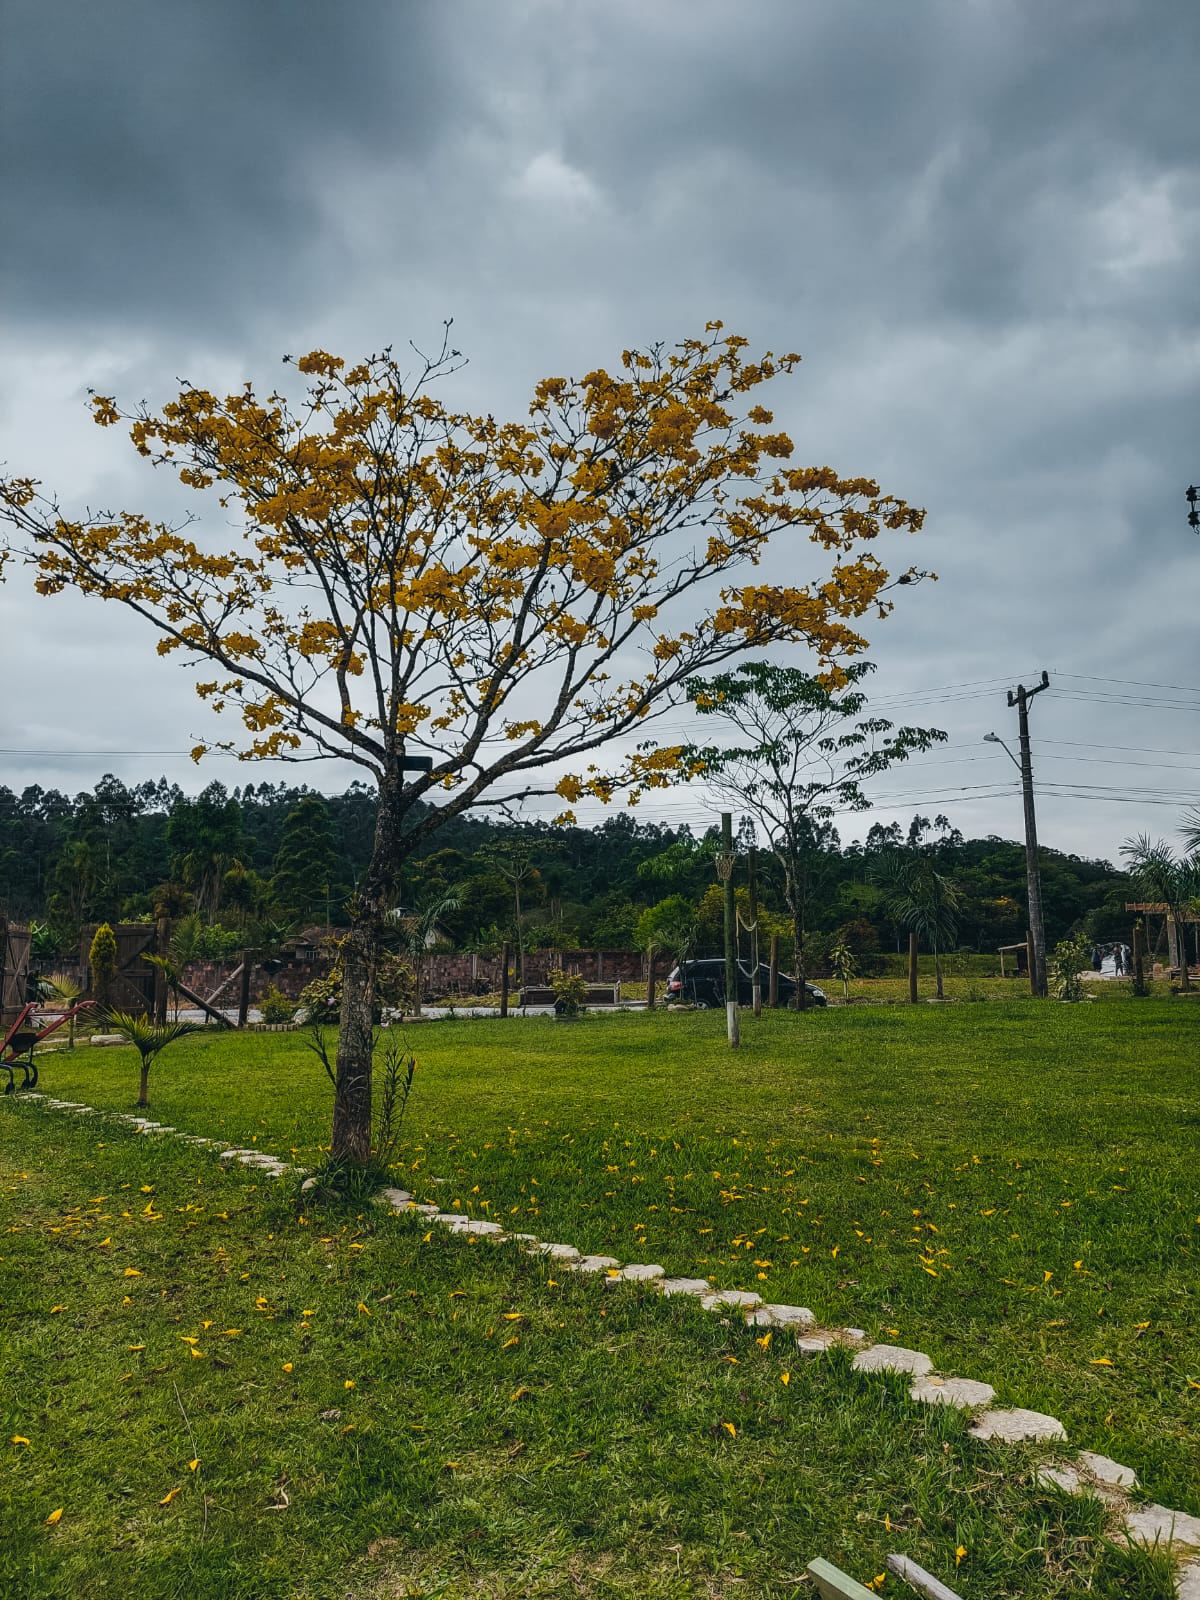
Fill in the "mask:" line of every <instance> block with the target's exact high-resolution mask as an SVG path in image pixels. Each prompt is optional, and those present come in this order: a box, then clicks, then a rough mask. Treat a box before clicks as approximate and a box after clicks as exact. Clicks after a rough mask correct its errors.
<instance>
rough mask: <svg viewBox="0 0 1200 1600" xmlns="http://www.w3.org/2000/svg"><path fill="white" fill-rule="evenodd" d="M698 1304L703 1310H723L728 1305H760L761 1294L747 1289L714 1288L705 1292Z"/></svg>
mask: <svg viewBox="0 0 1200 1600" xmlns="http://www.w3.org/2000/svg"><path fill="white" fill-rule="evenodd" d="M700 1304H701V1305H702V1306H703V1307H704V1309H705V1311H723V1310H725V1309H726V1308H727V1307H729V1306H734V1307H739V1306H740V1307H745V1306H760V1305H762V1295H760V1294H753V1293H752V1292H751V1291H750V1290H748V1289H716V1290H713V1291H712V1293H710V1294H706V1295H705V1296H704V1297H703V1299H702V1300H701V1301H700Z"/></svg>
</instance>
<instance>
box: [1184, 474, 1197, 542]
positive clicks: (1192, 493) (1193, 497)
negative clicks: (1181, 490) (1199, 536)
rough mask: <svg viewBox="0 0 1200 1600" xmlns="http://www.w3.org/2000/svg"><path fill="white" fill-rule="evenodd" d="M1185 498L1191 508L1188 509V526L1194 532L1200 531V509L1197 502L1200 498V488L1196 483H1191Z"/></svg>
mask: <svg viewBox="0 0 1200 1600" xmlns="http://www.w3.org/2000/svg"><path fill="white" fill-rule="evenodd" d="M1185 498H1186V500H1187V503H1188V506H1189V508H1190V509H1189V511H1188V527H1189V528H1191V529H1192V531H1193V532H1194V533H1200V511H1198V510H1197V509H1196V502H1197V501H1198V500H1200V489H1198V488H1197V487H1196V485H1195V484H1194V483H1193V484H1191V485H1189V487H1188V491H1187V495H1186V496H1185Z"/></svg>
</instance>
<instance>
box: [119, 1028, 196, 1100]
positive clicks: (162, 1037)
mask: <svg viewBox="0 0 1200 1600" xmlns="http://www.w3.org/2000/svg"><path fill="white" fill-rule="evenodd" d="M105 1022H106V1023H107V1025H108V1027H110V1028H111V1029H112V1031H113V1032H114V1033H119V1034H122V1035H124V1037H125V1038H126V1039H128V1041H129V1043H130V1044H131V1045H132V1046H133V1048H134V1049H135V1050H136V1051H137V1053H138V1055H139V1056H141V1058H142V1075H141V1083H140V1087H139V1089H138V1100H137V1103H138V1106H139V1108H141V1109H145V1107H146V1106H148V1105H149V1104H150V1067H151V1065H152V1063H153V1061H154V1058H155V1056H156V1055H158V1053H159V1051H161V1050H165V1049H166V1047H167V1046H168V1045H169V1044H174V1042H175V1040H176V1039H182V1038H183V1036H184V1034H185V1033H195V1032H197V1030H198V1024H196V1023H195V1022H167V1023H158V1022H151V1021H150V1018H149V1017H145V1016H136V1017H135V1016H132V1015H131V1014H130V1013H129V1012H128V1011H110V1012H109V1013H108V1014H107V1016H106V1018H105Z"/></svg>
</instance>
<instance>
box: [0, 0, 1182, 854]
mask: <svg viewBox="0 0 1200 1600" xmlns="http://www.w3.org/2000/svg"><path fill="white" fill-rule="evenodd" d="M0 18H2V25H3V26H2V39H0V46H2V57H0V60H2V65H0V72H2V81H0V161H2V173H0V179H2V184H3V189H2V192H3V199H4V205H3V216H4V222H5V225H4V235H5V237H4V241H3V244H2V245H0V252H2V257H3V261H2V267H3V316H4V324H5V326H4V350H5V356H4V362H3V375H2V379H0V430H2V438H0V460H3V461H5V462H6V463H7V466H8V468H9V469H10V470H19V471H21V472H32V473H35V474H37V475H39V476H41V477H42V478H43V479H44V480H45V482H46V483H47V484H48V485H52V486H53V487H54V488H55V489H56V490H57V492H58V493H59V494H60V495H61V497H62V499H63V500H64V502H65V503H67V504H68V505H71V504H75V505H82V504H83V503H85V502H89V501H90V502H91V503H92V504H119V505H125V506H130V507H134V508H138V509H143V508H147V509H153V508H154V506H155V504H156V500H155V497H156V496H160V495H161V494H162V488H161V486H159V485H157V484H156V483H155V482H154V481H153V476H152V475H151V474H150V473H149V470H148V469H147V468H145V467H144V466H143V464H142V463H141V462H139V461H138V460H137V458H136V457H134V456H133V453H132V452H131V451H130V450H129V448H128V446H127V445H126V444H124V442H123V438H122V437H119V436H118V434H117V432H116V431H115V430H113V431H107V432H100V431H99V430H97V429H96V428H95V427H94V426H92V424H91V423H90V421H89V420H88V418H87V415H86V414H85V410H84V400H85V396H86V390H87V389H88V388H89V387H94V388H97V389H99V390H100V391H101V392H104V393H113V394H116V395H117V396H118V397H120V398H121V399H123V400H125V401H127V402H133V401H136V400H138V399H140V398H142V397H145V398H147V399H149V400H150V401H151V402H152V403H154V404H159V403H161V402H162V401H163V400H165V399H167V398H169V396H170V394H171V393H172V392H173V385H174V380H175V379H177V378H180V377H187V378H188V379H190V380H191V381H193V382H196V383H202V384H204V385H205V386H206V387H212V388H219V387H220V386H221V385H222V384H229V385H232V384H234V383H236V382H238V381H239V380H240V379H241V378H243V377H248V376H252V377H254V378H256V379H257V380H258V381H259V382H260V383H261V384H262V385H264V386H266V385H269V384H271V383H273V382H275V381H276V379H277V375H278V373H279V367H278V360H279V357H280V356H281V355H282V354H283V353H284V352H292V353H295V352H299V351H302V350H306V349H309V348H312V347H313V346H316V345H321V346H324V347H326V348H329V349H333V350H337V351H339V352H341V353H343V354H345V355H347V356H352V355H357V354H362V353H366V352H367V351H368V350H373V349H377V348H379V347H380V346H381V345H383V344H386V343H389V342H393V341H394V342H396V343H402V342H403V341H404V340H406V339H408V338H412V339H414V340H416V341H418V342H422V341H424V342H433V341H434V340H435V339H436V337H437V336H438V333H439V331H440V325H441V322H442V319H443V318H444V317H447V316H453V318H454V319H455V342H456V343H457V344H458V345H459V346H460V347H461V348H462V350H463V351H464V352H465V353H466V354H467V355H469V357H470V366H469V367H468V368H467V370H466V371H465V372H463V373H462V375H461V376H460V377H458V378H457V379H455V380H454V388H453V390H452V391H451V394H452V396H453V398H454V400H455V402H456V403H459V404H461V405H462V406H464V407H478V408H480V409H484V410H492V411H495V412H496V413H497V414H500V415H504V414H510V413H512V414H522V413H523V411H524V407H525V404H526V403H527V398H528V394H529V391H530V389H531V387H532V385H533V383H534V382H535V381H536V380H537V378H539V377H541V376H543V375H546V374H548V373H580V372H583V371H586V370H588V369H589V368H591V367H593V366H595V365H597V364H602V363H606V364H611V363H613V362H615V361H616V360H617V359H618V357H619V352H620V351H621V350H622V349H623V348H625V347H626V346H629V345H631V344H632V345H637V344H646V343H648V342H650V341H652V340H655V339H664V340H667V341H672V340H674V339H676V338H683V337H686V336H689V335H691V334H693V333H696V332H697V331H699V330H700V329H701V328H702V327H703V324H704V322H705V321H707V320H708V319H710V318H713V317H719V318H721V319H723V320H724V321H725V323H726V324H727V325H728V326H729V327H730V328H732V329H736V330H738V331H741V332H744V333H746V334H747V335H748V337H749V338H750V339H751V341H752V343H753V344H754V345H756V346H758V345H771V346H773V347H774V348H775V349H777V350H778V349H793V348H794V349H798V350H800V351H801V352H802V353H803V355H804V363H803V365H802V367H801V368H800V369H799V372H798V373H797V375H795V376H794V377H793V378H791V379H789V380H788V381H787V385H786V387H785V388H784V389H782V390H781V391H780V392H779V393H778V395H777V397H776V401H777V403H776V409H777V414H778V416H779V418H780V420H781V421H782V422H783V423H785V424H786V426H787V427H788V428H789V430H790V431H791V432H792V434H793V436H794V438H795V439H796V442H797V446H798V456H799V457H801V458H804V459H806V460H808V461H811V462H813V463H823V462H826V461H828V462H830V463H831V464H833V465H834V466H837V467H838V468H839V469H841V470H844V471H846V472H853V473H871V474H873V475H877V476H878V477H879V479H880V480H881V482H883V483H884V485H885V486H886V487H887V488H889V489H892V490H894V491H895V492H898V493H900V494H903V495H904V496H905V497H907V498H908V499H910V500H913V501H916V502H917V503H920V504H923V505H925V506H926V507H927V508H928V513H929V516H928V523H927V531H926V532H925V533H924V534H922V535H921V537H920V540H919V542H918V543H915V544H913V545H912V546H910V547H905V551H904V553H905V555H908V554H910V553H911V555H912V556H913V558H915V559H918V560H919V561H920V562H921V564H922V565H925V566H929V567H932V568H934V569H936V570H937V571H938V573H939V574H940V582H939V583H938V584H936V585H922V586H921V587H920V588H918V589H916V590H914V591H911V592H909V593H908V594H907V595H905V596H903V597H902V604H901V606H900V607H899V608H898V609H897V612H896V614H895V615H894V616H893V617H892V618H891V619H889V620H888V621H887V622H886V623H884V624H881V625H876V626H875V629H874V634H873V641H874V642H873V648H872V651H871V656H872V659H873V660H874V661H875V662H876V663H877V664H878V669H879V670H878V672H877V674H876V677H875V680H874V694H875V695H876V696H877V697H878V700H879V702H880V703H881V704H883V703H885V702H886V705H887V708H888V712H889V714H891V715H893V716H894V717H895V718H896V720H904V721H910V722H924V723H928V724H933V725H940V726H942V727H944V728H945V729H947V730H948V731H949V733H950V736H951V738H950V744H949V746H948V747H943V748H942V749H941V750H938V751H936V752H934V753H933V754H931V755H930V756H929V757H927V758H921V759H919V760H918V761H914V762H913V763H911V764H910V765H909V766H908V767H906V768H904V769H902V770H901V771H900V772H899V773H894V774H892V775H890V776H886V777H884V778H882V779H880V780H877V784H876V789H877V793H878V796H879V800H880V807H881V809H880V812H879V816H880V817H881V818H882V819H884V820H888V819H890V818H891V817H893V816H896V817H899V818H901V819H902V820H905V821H907V819H908V817H909V816H911V814H912V812H913V811H914V810H915V809H918V808H919V809H920V810H921V811H922V812H929V813H931V812H933V811H934V810H945V811H946V812H947V813H948V814H949V815H950V816H951V817H952V818H953V820H954V821H955V823H956V824H957V825H958V826H960V827H962V828H963V830H964V831H965V832H967V833H988V832H996V833H1000V834H1003V835H1005V836H1008V837H1017V836H1018V835H1019V831H1020V825H1021V824H1020V807H1019V800H1018V797H1017V795H1016V793H1015V791H1014V789H1013V787H1012V780H1013V779H1015V772H1014V770H1013V768H1012V767H1011V765H1010V764H1009V762H1008V759H1007V757H1006V756H1005V755H1004V752H1003V751H1002V750H1001V749H999V748H998V747H997V746H995V745H985V744H984V743H983V742H982V736H983V734H984V733H986V732H988V731H989V730H992V729H994V730H995V731H996V732H997V733H999V734H1001V735H1002V736H1003V737H1006V738H1007V737H1008V736H1009V735H1010V734H1012V735H1014V737H1015V714H1014V713H1013V712H1011V711H1009V710H1008V709H1007V708H1006V706H1005V702H1004V691H1005V689H1006V688H1007V687H1008V686H1009V685H1010V684H1013V683H1015V682H1016V681H1017V680H1018V679H1019V678H1021V677H1024V679H1025V681H1027V682H1031V681H1033V679H1034V678H1035V676H1036V675H1037V674H1038V673H1039V672H1040V670H1041V669H1042V668H1043V667H1045V668H1047V669H1049V671H1050V672H1051V674H1052V690H1051V692H1050V693H1047V694H1045V695H1043V696H1041V697H1040V698H1039V700H1038V701H1037V702H1036V710H1035V714H1034V722H1035V732H1036V735H1037V739H1038V743H1037V745H1036V746H1035V756H1036V760H1037V771H1038V778H1039V788H1040V790H1041V795H1040V799H1039V815H1040V823H1041V832H1042V837H1043V840H1044V841H1045V842H1046V843H1048V844H1051V845H1054V846H1057V847H1058V848H1060V849H1066V850H1074V851H1079V852H1086V853H1092V854H1101V855H1107V856H1109V857H1110V858H1113V857H1115V855H1116V853H1117V851H1118V848H1119V845H1120V842H1121V840H1122V839H1123V838H1125V837H1126V836H1127V835H1128V834H1129V833H1131V832H1134V831H1140V830H1142V829H1148V830H1150V831H1152V832H1162V833H1165V834H1168V835H1169V834H1171V833H1173V831H1174V828H1175V824H1176V823H1177V821H1178V817H1179V814H1180V812H1181V811H1182V809H1183V807H1184V805H1185V804H1186V803H1187V801H1188V799H1189V798H1190V797H1192V796H1195V797H1197V798H1200V738H1198V733H1200V650H1198V648H1197V598H1198V596H1200V539H1197V538H1196V537H1195V536H1194V535H1193V534H1191V533H1190V532H1189V530H1188V528H1187V525H1186V521H1185V513H1186V507H1185V505H1184V501H1183V491H1184V488H1185V487H1186V485H1187V484H1188V483H1190V482H1195V481H1196V480H1197V479H1200V428H1198V427H1197V420H1198V401H1200V360H1198V357H1200V270H1198V264H1200V223H1198V216H1200V206H1198V201H1200V163H1198V151H1200V139H1198V136H1197V126H1198V123H1197V114H1198V111H1200V80H1198V78H1197V62H1198V61H1200V7H1198V6H1196V5H1195V4H1190V3H1187V0H1053V4H1047V3H1046V0H738V3H733V0H438V3H436V4H435V3H434V0H425V3H416V0H390V3H389V0H347V3H345V4H342V5H336V6H335V5H331V4H330V3H329V0H253V3H246V0H173V3H172V4H169V5H163V4H162V3H161V0H154V3H151V0H105V3H104V4H102V5H90V4H85V3H83V0H75V3H68V0H0ZM153 646H154V640H153V638H152V637H151V636H150V634H149V633H148V632H147V631H144V630H143V629H142V628H141V626H140V625H139V624H138V622H137V621H136V619H133V618H130V617H127V616H125V615H123V614H121V613H120V612H119V611H118V610H117V609H115V608H106V607H104V606H103V605H101V604H99V603H96V602H83V601H81V600H78V599H74V598H71V597H61V598H58V599H56V600H52V601H47V600H38V599H35V598H34V597H32V596H31V595H30V594H29V592H28V590H27V587H26V585H25V583H24V581H23V580H22V579H21V577H20V575H19V574H13V575H12V576H11V577H10V579H9V582H8V583H7V585H6V587H5V589H4V590H3V592H0V651H2V652H3V667H2V670H3V679H2V681H3V682H4V684H5V692H4V694H3V696H0V747H3V750H4V752H5V753H3V754H0V782H4V783H7V784H9V785H11V786H15V787H21V786H23V785H24V784H26V783H29V782H39V783H42V784H45V785H54V786H57V787H61V788H65V789H67V790H69V791H72V792H74V791H75V790H77V789H79V788H82V787H84V786H87V785H90V784H91V783H93V782H94V781H95V780H96V778H98V777H99V776H100V775H101V774H102V773H103V772H105V771H112V772H114V773H116V774H117V775H118V776H121V777H124V778H126V779H127V780H130V781H132V780H134V779H136V778H139V777H144V776H157V775H158V774H159V773H160V772H165V773H166V774H167V775H168V777H171V778H173V779H176V780H177V781H179V782H181V783H183V784H184V785H185V786H187V787H189V788H196V787H198V786H199V785H200V784H202V783H203V782H206V781H208V779H209V778H210V777H220V778H221V779H222V780H223V781H225V782H227V783H229V784H230V785H233V784H235V783H240V782H247V781H251V780H254V781H257V780H259V779H261V778H262V777H265V776H268V775H270V776H271V777H280V776H283V777H286V776H288V774H289V769H288V768H286V767H281V766H279V765H272V766H268V767H254V768H251V767H247V766H244V765H238V764H236V763H232V762H229V761H212V762H208V763H205V765H204V766H202V767H201V769H200V770H199V772H197V770H196V769H195V768H194V767H192V765H191V764H190V762H188V761H187V760H186V759H185V758H183V757H182V756H171V755H165V754H159V752H173V751H179V752H182V751H183V750H186V749H187V748H188V746H189V744H190V743H191V737H190V736H191V735H192V734H194V733H198V732H201V731H203V729H204V727H205V726H206V723H205V720H204V716H203V714H202V712H201V709H200V707H199V705H198V703H197V702H196V701H195V700H194V698H193V695H192V692H191V687H190V680H189V678H188V676H187V674H186V673H184V672H183V671H181V670H180V669H179V668H178V667H176V666H175V665H174V664H173V662H172V661H162V660H160V659H159V658H157V657H156V656H155V653H154V648H153ZM678 725H679V726H682V723H678ZM31 750H33V751H39V752H49V753H46V754H38V755H29V754H14V753H12V752H14V751H15V752H21V751H31ZM116 751H129V752H154V754H144V755H137V754H131V755H115V754H107V753H106V752H116ZM80 752H94V753H88V754H82V753H80ZM297 776H298V777H302V778H304V779H306V780H307V781H310V782H316V783H318V784H319V786H321V787H323V788H326V789H335V788H340V787H342V786H343V784H344V783H345V782H346V781H348V780H349V778H350V777H351V776H353V772H352V769H350V768H338V767H336V766H333V765H332V764H331V765H326V766H322V767H307V768H303V769H300V770H299V772H298V773H297ZM1107 794H1112V795H1116V796H1122V797H1123V799H1121V800H1116V799H1110V798H1105V799H1102V798H1100V796H1102V795H1107ZM1089 797H1090V798H1089ZM642 814H643V815H645V816H647V817H650V816H656V817H663V818H670V819H672V820H679V819H688V820H691V821H693V822H695V823H697V824H702V823H703V822H704V821H706V820H707V808H706V805H705V801H704V797H703V795H702V794H701V793H700V792H699V791H697V790H695V789H691V790H684V791H681V792H679V793H677V794H672V795H670V796H668V797H663V798H661V799H659V800H658V801H656V803H655V804H654V805H650V804H648V803H647V804H644V806H643V810H642ZM871 820H873V818H872V817H867V818H866V819H865V820H861V821H860V822H855V823H854V825H853V826H849V827H848V828H847V830H846V831H847V832H848V833H853V832H858V831H861V829H862V828H863V827H865V826H866V825H868V824H869V823H870V821H871Z"/></svg>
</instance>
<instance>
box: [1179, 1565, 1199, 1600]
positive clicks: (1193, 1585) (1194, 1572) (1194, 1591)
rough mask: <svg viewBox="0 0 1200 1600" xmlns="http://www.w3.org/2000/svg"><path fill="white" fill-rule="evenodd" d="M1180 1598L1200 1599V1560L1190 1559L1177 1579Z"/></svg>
mask: <svg viewBox="0 0 1200 1600" xmlns="http://www.w3.org/2000/svg"><path fill="white" fill-rule="evenodd" d="M1175 1593H1176V1595H1177V1596H1178V1600H1200V1561H1189V1562H1188V1564H1187V1566H1186V1567H1184V1568H1182V1570H1181V1571H1180V1572H1179V1573H1178V1575H1177V1576H1176V1579H1175Z"/></svg>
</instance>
